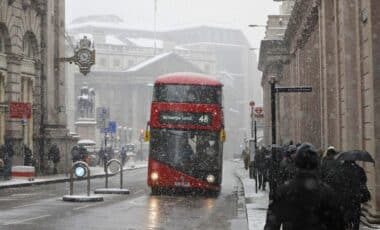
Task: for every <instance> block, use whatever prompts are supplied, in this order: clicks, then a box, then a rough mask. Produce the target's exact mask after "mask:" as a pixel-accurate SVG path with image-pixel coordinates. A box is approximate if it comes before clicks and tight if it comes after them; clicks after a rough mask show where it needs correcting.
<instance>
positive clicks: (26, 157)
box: [24, 144, 33, 166]
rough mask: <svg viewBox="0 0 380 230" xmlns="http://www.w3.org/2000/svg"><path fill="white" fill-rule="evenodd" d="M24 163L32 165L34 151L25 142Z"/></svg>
mask: <svg viewBox="0 0 380 230" xmlns="http://www.w3.org/2000/svg"><path fill="white" fill-rule="evenodd" d="M24 165H25V166H32V165H33V153H32V150H31V149H30V148H29V147H28V146H27V145H25V144H24Z"/></svg>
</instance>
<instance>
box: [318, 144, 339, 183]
mask: <svg viewBox="0 0 380 230" xmlns="http://www.w3.org/2000/svg"><path fill="white" fill-rule="evenodd" d="M337 154H338V152H337V151H336V150H335V148H334V147H333V146H330V147H328V148H327V151H326V155H325V156H324V157H323V159H322V162H321V180H323V181H324V182H326V183H328V184H329V185H330V186H331V184H330V182H329V180H328V175H329V174H332V173H335V171H336V169H337V168H339V165H340V162H339V161H338V160H336V159H335V157H336V155H337Z"/></svg>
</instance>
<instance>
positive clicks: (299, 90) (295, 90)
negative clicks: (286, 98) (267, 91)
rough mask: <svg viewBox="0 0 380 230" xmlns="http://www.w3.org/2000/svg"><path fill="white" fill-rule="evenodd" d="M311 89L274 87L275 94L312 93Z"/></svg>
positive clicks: (304, 87)
mask: <svg viewBox="0 0 380 230" xmlns="http://www.w3.org/2000/svg"><path fill="white" fill-rule="evenodd" d="M312 91H313V87H309V86H303V87H276V93H307V92H312Z"/></svg>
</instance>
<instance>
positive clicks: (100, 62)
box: [99, 58, 107, 67]
mask: <svg viewBox="0 0 380 230" xmlns="http://www.w3.org/2000/svg"><path fill="white" fill-rule="evenodd" d="M99 65H100V66H101V67H106V66H107V60H106V59H105V58H100V59H99Z"/></svg>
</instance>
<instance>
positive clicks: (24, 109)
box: [9, 102, 32, 119]
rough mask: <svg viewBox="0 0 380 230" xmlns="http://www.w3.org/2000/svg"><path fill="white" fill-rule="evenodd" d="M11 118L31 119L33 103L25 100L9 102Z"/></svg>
mask: <svg viewBox="0 0 380 230" xmlns="http://www.w3.org/2000/svg"><path fill="white" fill-rule="evenodd" d="M9 116H10V118H18V119H30V118H31V117H32V104H31V103H23V102H11V103H9Z"/></svg>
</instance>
